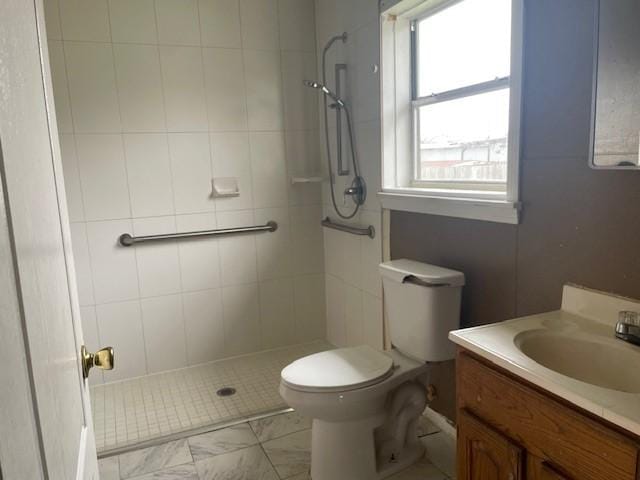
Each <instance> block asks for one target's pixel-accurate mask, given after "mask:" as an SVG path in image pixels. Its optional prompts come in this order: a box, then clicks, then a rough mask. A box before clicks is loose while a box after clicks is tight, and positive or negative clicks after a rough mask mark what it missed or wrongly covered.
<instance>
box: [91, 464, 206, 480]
mask: <svg viewBox="0 0 640 480" xmlns="http://www.w3.org/2000/svg"><path fill="white" fill-rule="evenodd" d="M100 480H102V478H100ZM130 480H200V479H199V477H198V472H197V471H196V466H195V465H194V464H193V463H187V464H186V465H178V466H177V467H170V468H167V469H166V470H160V471H159V472H153V473H147V474H146V475H142V476H141V477H133V478H131V479H130Z"/></svg>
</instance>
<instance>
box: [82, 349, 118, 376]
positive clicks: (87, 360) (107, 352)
mask: <svg viewBox="0 0 640 480" xmlns="http://www.w3.org/2000/svg"><path fill="white" fill-rule="evenodd" d="M80 359H81V360H82V376H83V377H84V378H87V377H88V376H89V370H91V369H92V368H93V367H98V368H100V369H102V370H113V363H114V360H113V347H105V348H103V349H101V350H98V351H97V352H96V353H91V352H89V351H87V348H86V347H85V346H84V345H83V346H82V347H81V348H80Z"/></svg>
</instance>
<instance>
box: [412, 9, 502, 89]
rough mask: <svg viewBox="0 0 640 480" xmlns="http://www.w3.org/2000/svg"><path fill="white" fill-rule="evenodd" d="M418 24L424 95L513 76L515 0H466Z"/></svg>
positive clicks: (419, 81) (420, 82)
mask: <svg viewBox="0 0 640 480" xmlns="http://www.w3.org/2000/svg"><path fill="white" fill-rule="evenodd" d="M416 27H417V45H416V47H417V67H418V72H417V94H418V97H424V96H427V95H431V94H433V93H438V92H444V91H447V90H454V89H457V88H460V87H464V86H468V85H473V84H477V83H481V82H486V81H489V80H494V79H495V78H500V77H506V76H509V71H510V51H511V0H464V1H461V2H460V3H457V4H454V5H453V6H451V7H449V8H446V9H444V10H442V11H440V12H438V13H435V14H433V15H431V16H428V17H426V18H424V19H422V20H419V21H418V22H417V24H416Z"/></svg>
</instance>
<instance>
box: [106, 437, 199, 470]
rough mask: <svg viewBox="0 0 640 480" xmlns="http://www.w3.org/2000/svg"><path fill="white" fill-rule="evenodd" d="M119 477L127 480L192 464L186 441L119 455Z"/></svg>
mask: <svg viewBox="0 0 640 480" xmlns="http://www.w3.org/2000/svg"><path fill="white" fill-rule="evenodd" d="M118 458H119V460H120V476H121V478H123V479H129V478H131V477H136V476H140V475H144V474H146V473H151V472H156V471H159V470H163V469H167V468H168V467H173V466H176V465H182V464H184V463H193V458H192V457H191V452H190V451H189V445H188V443H187V439H186V438H185V439H182V440H176V441H175V442H169V443H163V444H162V445H157V446H155V447H149V448H144V449H142V450H136V451H134V452H129V453H124V454H122V455H120V456H119V457H118Z"/></svg>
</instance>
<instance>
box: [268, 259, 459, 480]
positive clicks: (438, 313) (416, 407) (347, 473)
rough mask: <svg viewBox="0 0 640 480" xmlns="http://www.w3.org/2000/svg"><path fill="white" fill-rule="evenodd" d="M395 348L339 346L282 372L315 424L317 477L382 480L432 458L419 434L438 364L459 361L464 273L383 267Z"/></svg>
mask: <svg viewBox="0 0 640 480" xmlns="http://www.w3.org/2000/svg"><path fill="white" fill-rule="evenodd" d="M380 272H381V275H382V280H383V287H384V299H385V311H386V316H387V321H388V324H389V329H390V332H389V333H390V339H391V343H392V345H393V348H392V349H391V350H389V351H385V352H383V351H379V350H377V349H375V348H372V347H370V346H368V345H360V346H354V347H347V348H338V349H335V350H330V351H326V352H320V353H316V354H313V355H309V356H307V357H304V358H301V359H299V360H296V361H294V362H293V363H291V364H290V365H288V366H287V367H285V368H284V369H283V370H282V374H281V381H280V395H281V396H282V398H283V399H284V401H285V402H286V403H287V404H288V405H289V406H290V407H292V408H294V409H295V410H296V411H297V412H298V413H300V414H301V415H303V416H306V417H309V418H311V419H312V421H313V422H312V432H311V436H312V441H311V478H312V479H313V480H377V479H382V478H387V477H389V476H390V475H393V474H394V473H396V472H398V471H400V470H402V469H404V468H406V467H408V466H409V465H411V464H412V463H413V462H415V461H416V460H418V459H419V458H420V457H421V456H422V455H423V453H424V451H423V450H424V449H423V447H422V444H421V443H420V441H419V440H418V437H417V425H418V420H419V418H420V415H421V414H422V412H423V410H424V408H425V406H426V404H427V395H426V391H427V387H428V378H429V375H428V372H429V367H430V364H431V363H433V362H440V361H444V360H449V359H452V358H453V356H454V353H455V349H454V347H453V345H452V344H451V343H450V342H449V340H448V339H447V334H448V332H449V331H450V330H453V329H455V328H458V326H459V316H460V296H461V290H462V285H463V284H464V275H463V274H462V273H460V272H456V271H454V270H449V269H445V268H442V267H437V266H433V265H427V264H423V263H419V262H414V261H411V260H394V261H391V262H386V263H383V264H381V265H380Z"/></svg>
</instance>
